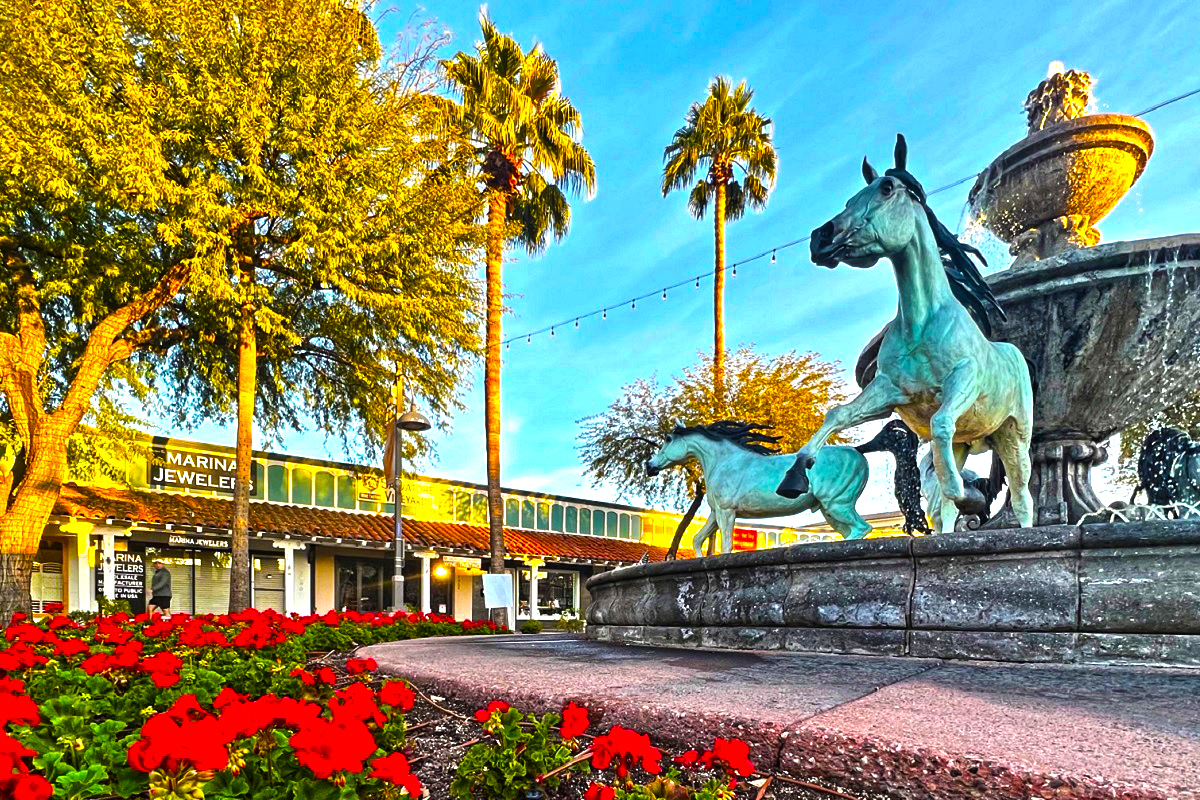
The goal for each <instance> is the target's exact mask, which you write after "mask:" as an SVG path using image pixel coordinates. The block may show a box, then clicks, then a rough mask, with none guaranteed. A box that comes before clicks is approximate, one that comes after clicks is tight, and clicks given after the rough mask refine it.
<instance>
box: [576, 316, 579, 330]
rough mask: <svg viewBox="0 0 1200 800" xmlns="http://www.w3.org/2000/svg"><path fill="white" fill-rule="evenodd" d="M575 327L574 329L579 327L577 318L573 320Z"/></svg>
mask: <svg viewBox="0 0 1200 800" xmlns="http://www.w3.org/2000/svg"><path fill="white" fill-rule="evenodd" d="M575 327H576V328H578V327H579V317H576V318H575Z"/></svg>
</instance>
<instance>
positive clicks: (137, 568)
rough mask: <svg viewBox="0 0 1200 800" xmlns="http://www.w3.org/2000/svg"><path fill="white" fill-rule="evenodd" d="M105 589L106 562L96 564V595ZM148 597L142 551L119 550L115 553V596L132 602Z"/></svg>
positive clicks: (115, 598) (100, 561) (101, 561)
mask: <svg viewBox="0 0 1200 800" xmlns="http://www.w3.org/2000/svg"><path fill="white" fill-rule="evenodd" d="M103 591H104V564H103V559H99V560H98V563H97V564H96V596H97V597H98V596H100V595H101V594H102V593H103ZM145 597H146V562H145V556H144V554H143V553H141V552H134V551H123V550H118V551H117V552H115V553H113V598H112V599H114V600H128V601H130V604H131V605H132V604H133V603H136V602H137V601H139V600H144V599H145Z"/></svg>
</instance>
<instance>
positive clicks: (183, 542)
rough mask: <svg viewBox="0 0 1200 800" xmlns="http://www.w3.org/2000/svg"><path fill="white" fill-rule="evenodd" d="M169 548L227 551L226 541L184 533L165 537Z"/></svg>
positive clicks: (227, 543) (227, 541)
mask: <svg viewBox="0 0 1200 800" xmlns="http://www.w3.org/2000/svg"><path fill="white" fill-rule="evenodd" d="M167 544H168V545H170V546H171V547H208V548H211V549H213V550H228V549H229V540H228V539H217V538H214V537H212V536H195V535H192V534H186V533H172V534H170V535H169V536H168V537H167Z"/></svg>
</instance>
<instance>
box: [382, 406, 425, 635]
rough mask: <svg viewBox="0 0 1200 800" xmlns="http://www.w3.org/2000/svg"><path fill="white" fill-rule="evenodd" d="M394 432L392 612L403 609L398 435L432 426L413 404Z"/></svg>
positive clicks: (400, 419)
mask: <svg viewBox="0 0 1200 800" xmlns="http://www.w3.org/2000/svg"><path fill="white" fill-rule="evenodd" d="M394 425H395V431H394V432H393V434H392V436H393V439H392V521H393V526H392V535H393V536H395V560H394V563H393V564H392V610H393V611H402V610H403V609H404V521H403V515H402V513H401V512H402V510H403V501H402V499H401V497H402V496H401V493H400V480H401V465H402V461H403V459H402V457H401V455H400V434H401V432H403V431H411V432H413V433H421V432H422V431H427V430H429V429H430V428H432V427H433V426H432V425H430V424H429V420H427V419H426V418H425V416H424V415H423V414H421V412H420V411H417V406H416V404H415V403H414V404H413V405H412V406H410V407H409V409H408V411H406V412H404V413H403V414H401V415H400V417H399V418H398V419H397V420H396V421H395V423H394Z"/></svg>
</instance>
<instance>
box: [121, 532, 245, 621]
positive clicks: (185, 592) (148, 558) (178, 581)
mask: <svg viewBox="0 0 1200 800" xmlns="http://www.w3.org/2000/svg"><path fill="white" fill-rule="evenodd" d="M192 555H193V553H192V551H190V550H176V549H174V548H165V547H161V548H160V547H147V548H146V554H145V556H144V557H143V559H142V561H143V563H144V564H145V565H146V573H145V579H146V591H147V592H149V591H150V579H151V578H152V577H153V575H154V562H155V561H161V562H163V566H164V567H166V568H167V569H168V570H170V571H171V611H173V612H183V613H185V614H193V613H195V611H196V609H195V606H194V605H193V603H192V597H193V592H192V585H193V579H192V566H193V562H194V561H195V559H194V558H193V557H192ZM225 580H226V581H228V580H229V579H228V578H226V579H225ZM225 588H226V590H228V588H229V584H228V583H226V584H225ZM142 608H143V609H144V608H145V606H144V605H143V606H142ZM228 610H229V600H228V595H226V600H225V606H224V607H223V608H221V609H219V610H218V612H217V613H221V614H223V613H225V612H226V611H228Z"/></svg>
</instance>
